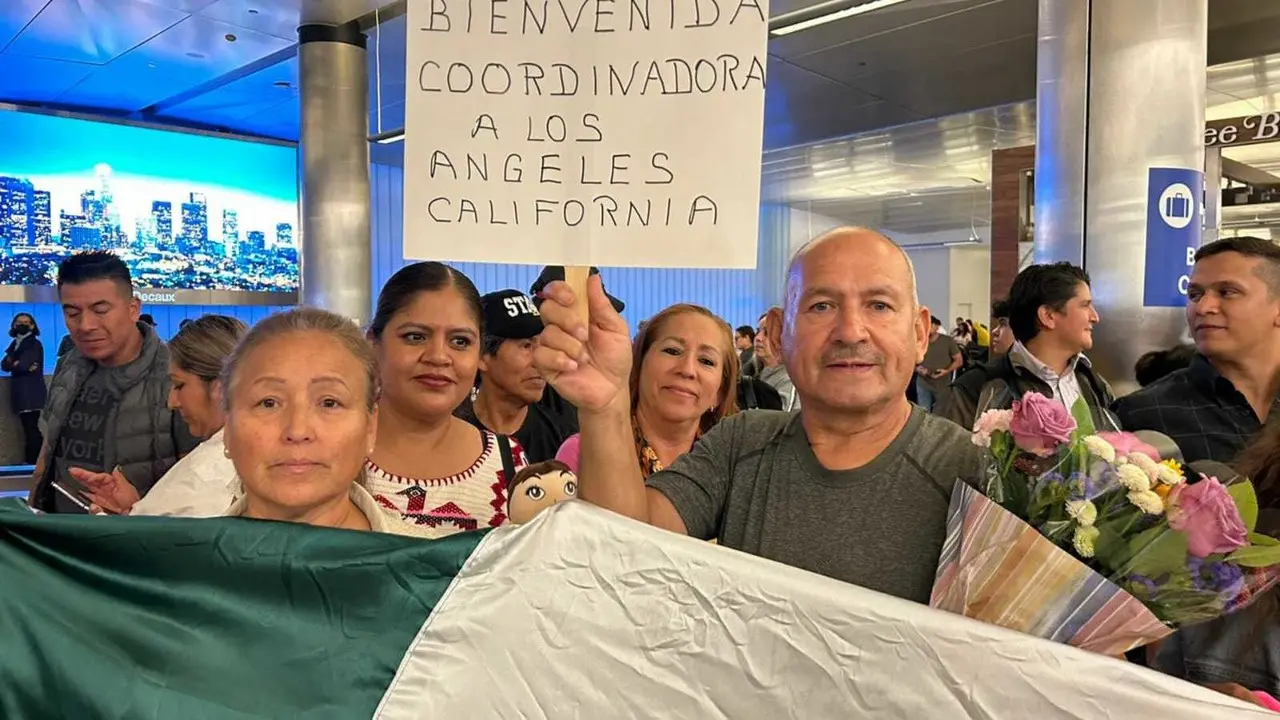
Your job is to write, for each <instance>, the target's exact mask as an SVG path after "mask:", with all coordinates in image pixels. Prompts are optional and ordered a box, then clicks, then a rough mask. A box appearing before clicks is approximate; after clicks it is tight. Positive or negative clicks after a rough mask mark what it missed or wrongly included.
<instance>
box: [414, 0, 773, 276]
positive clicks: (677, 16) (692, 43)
mask: <svg viewBox="0 0 1280 720" xmlns="http://www.w3.org/2000/svg"><path fill="white" fill-rule="evenodd" d="M767 1H768V0H410V2H409V12H408V41H407V42H408V52H407V56H408V61H407V62H408V69H407V75H406V77H407V82H406V93H405V94H406V98H405V157H404V218H405V220H404V255H405V257H406V258H412V259H431V260H453V261H480V262H510V263H528V264H544V263H545V264H563V265H609V266H649V267H734V268H750V267H755V261H756V246H757V240H756V233H757V222H758V217H759V202H760V154H761V143H762V134H763V117H764V87H765V62H766V60H765V58H766V41H767V24H768V23H767V18H768V16H769V15H768V5H767Z"/></svg>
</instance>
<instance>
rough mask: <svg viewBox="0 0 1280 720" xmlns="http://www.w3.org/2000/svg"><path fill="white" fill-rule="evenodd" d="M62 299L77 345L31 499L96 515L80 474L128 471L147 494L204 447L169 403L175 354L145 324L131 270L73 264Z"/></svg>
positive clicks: (45, 427) (106, 261)
mask: <svg viewBox="0 0 1280 720" xmlns="http://www.w3.org/2000/svg"><path fill="white" fill-rule="evenodd" d="M58 299H59V302H60V303H61V304H62V317H63V319H64V320H65V321H66V324H67V332H68V333H69V334H70V336H71V339H72V342H73V343H74V345H75V347H74V348H73V349H71V350H70V351H69V352H68V353H67V354H66V355H64V356H63V357H61V358H60V359H59V360H58V366H57V369H56V370H54V374H53V382H52V384H51V386H50V388H49V397H48V400H47V401H46V402H45V406H44V412H43V413H42V414H41V417H40V430H41V431H42V432H43V434H44V447H43V448H42V449H41V451H40V458H39V460H38V461H37V462H36V470H35V475H34V483H33V486H32V489H31V495H30V497H29V499H28V502H30V503H31V506H32V507H35V508H38V509H40V510H44V511H45V512H84V511H85V510H87V507H88V501H87V500H85V499H84V497H83V495H82V488H81V487H80V485H79V483H77V482H76V481H75V480H74V479H73V477H72V474H71V468H83V469H85V470H89V471H91V472H108V473H109V472H112V471H113V470H115V469H119V470H120V471H121V473H122V474H123V475H124V476H125V477H127V478H129V481H130V482H132V483H133V485H134V486H135V487H136V488H137V489H138V492H139V494H141V495H144V496H145V495H146V493H147V491H148V490H150V489H151V486H152V485H154V484H155V483H156V481H157V480H159V479H160V477H161V476H162V475H164V473H165V472H166V471H167V470H168V469H169V468H170V467H172V466H173V464H174V462H176V460H177V458H178V457H180V456H182V455H184V454H186V453H187V452H190V451H191V449H192V448H194V447H195V446H196V445H197V444H199V441H198V440H196V439H195V438H194V437H192V435H191V433H190V431H189V430H188V429H187V426H186V424H185V423H183V421H182V418H181V416H179V415H177V414H176V413H173V412H170V410H169V408H168V405H167V403H168V398H169V351H168V349H167V348H165V346H164V343H162V342H160V339H159V337H157V336H156V333H155V330H154V329H152V327H151V326H150V325H147V324H146V323H142V322H139V320H138V316H139V310H140V306H141V303H140V302H139V300H138V298H137V297H135V296H134V292H133V279H132V278H131V277H130V275H129V268H128V266H126V265H125V264H124V262H123V261H121V260H120V258H118V257H116V256H115V255H113V254H111V253H109V252H106V251H94V252H83V253H78V254H76V255H73V256H72V257H70V258H67V259H66V260H64V261H63V262H62V264H61V265H59V266H58Z"/></svg>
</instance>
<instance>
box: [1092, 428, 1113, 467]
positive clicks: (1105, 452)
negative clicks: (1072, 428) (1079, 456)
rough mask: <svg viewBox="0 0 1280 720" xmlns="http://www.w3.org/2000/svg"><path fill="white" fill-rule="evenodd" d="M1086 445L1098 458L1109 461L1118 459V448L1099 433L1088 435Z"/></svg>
mask: <svg viewBox="0 0 1280 720" xmlns="http://www.w3.org/2000/svg"><path fill="white" fill-rule="evenodd" d="M1084 446H1085V448H1086V449H1087V450H1088V451H1089V454H1090V455H1092V456H1094V457H1096V458H1099V459H1101V460H1105V461H1106V462H1109V463H1113V462H1115V461H1116V449H1115V448H1114V447H1112V445H1111V443H1109V442H1107V441H1106V440H1103V439H1102V438H1100V437H1098V436H1097V435H1089V436H1088V437H1086V438H1085V439H1084Z"/></svg>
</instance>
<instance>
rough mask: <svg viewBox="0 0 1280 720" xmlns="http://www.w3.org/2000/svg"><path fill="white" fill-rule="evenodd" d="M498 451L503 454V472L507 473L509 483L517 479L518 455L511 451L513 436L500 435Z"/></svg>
mask: <svg viewBox="0 0 1280 720" xmlns="http://www.w3.org/2000/svg"><path fill="white" fill-rule="evenodd" d="M497 438H498V452H499V453H500V454H501V455H502V472H503V473H504V474H506V476H507V477H506V480H507V484H508V485H510V484H511V481H513V480H515V479H516V457H515V454H514V453H512V452H511V438H509V437H507V436H506V435H498V436H497Z"/></svg>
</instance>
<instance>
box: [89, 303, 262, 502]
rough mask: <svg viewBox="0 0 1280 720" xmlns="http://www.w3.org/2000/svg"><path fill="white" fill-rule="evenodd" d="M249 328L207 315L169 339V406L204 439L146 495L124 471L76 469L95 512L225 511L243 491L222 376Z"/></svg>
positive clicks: (238, 322)
mask: <svg viewBox="0 0 1280 720" xmlns="http://www.w3.org/2000/svg"><path fill="white" fill-rule="evenodd" d="M246 332H248V328H247V327H246V326H245V324H244V323H242V322H240V321H239V320H237V319H235V318H233V317H227V316H225V315H205V316H204V317H202V318H199V319H198V320H195V321H193V322H190V323H188V324H187V325H186V326H185V327H183V328H182V329H181V330H179V331H178V334H177V335H175V336H174V337H173V339H172V340H170V341H169V408H170V409H171V410H175V411H177V412H178V413H180V414H181V415H182V419H183V420H185V421H186V423H187V427H188V428H190V429H191V434H192V435H194V436H196V437H199V438H205V441H204V442H203V443H201V444H200V445H199V446H198V447H197V448H196V449H195V450H193V451H191V452H190V453H188V454H187V455H186V456H185V457H183V458H182V459H180V460H178V462H177V463H176V464H175V465H174V466H173V467H172V468H169V472H167V473H165V474H164V477H162V478H160V480H159V482H157V483H156V484H155V487H153V488H151V491H150V492H148V493H147V496H146V497H144V498H139V497H138V491H137V489H136V488H135V487H134V486H133V484H132V483H130V482H129V480H128V479H127V478H125V477H124V476H123V475H121V474H120V471H119V470H116V471H115V472H113V473H90V472H85V471H81V470H78V469H76V468H72V471H71V472H72V474H73V476H75V477H76V479H77V480H78V481H79V482H80V483H81V484H82V485H84V486H85V488H87V489H88V492H87V493H86V495H87V496H88V498H89V500H90V501H91V502H92V503H93V504H94V507H93V510H94V511H95V512H102V511H105V512H108V513H115V514H125V513H127V514H130V515H176V516H184V517H216V516H220V515H223V514H225V513H226V511H227V508H228V507H230V506H231V503H233V502H235V500H236V499H237V498H238V497H239V495H240V482H239V480H237V479H236V474H235V468H234V467H232V465H231V461H230V460H228V459H227V458H226V456H225V455H224V454H223V447H222V424H223V413H222V403H221V399H220V398H219V392H218V375H219V374H220V373H221V372H222V365H223V361H225V360H226V359H227V357H228V356H229V355H231V351H232V350H234V349H235V347H236V344H237V343H239V342H240V339H241V338H243V337H244V335H245V333H246Z"/></svg>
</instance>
